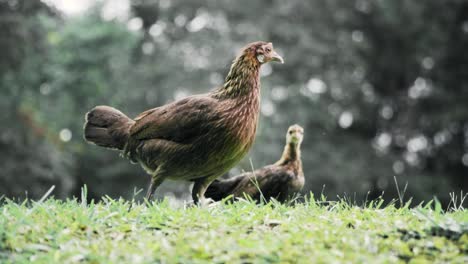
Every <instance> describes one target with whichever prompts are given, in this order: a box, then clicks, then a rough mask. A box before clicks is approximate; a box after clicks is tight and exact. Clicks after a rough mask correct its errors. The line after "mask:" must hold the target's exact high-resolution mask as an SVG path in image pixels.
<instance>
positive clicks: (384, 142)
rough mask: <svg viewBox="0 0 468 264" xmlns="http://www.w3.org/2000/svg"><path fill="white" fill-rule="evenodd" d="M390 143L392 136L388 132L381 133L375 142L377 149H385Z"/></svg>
mask: <svg viewBox="0 0 468 264" xmlns="http://www.w3.org/2000/svg"><path fill="white" fill-rule="evenodd" d="M391 143H392V136H391V135H390V134H389V133H381V134H380V135H379V136H378V137H377V138H376V139H375V144H377V147H378V148H379V149H386V148H388V147H389V146H390V144H391Z"/></svg>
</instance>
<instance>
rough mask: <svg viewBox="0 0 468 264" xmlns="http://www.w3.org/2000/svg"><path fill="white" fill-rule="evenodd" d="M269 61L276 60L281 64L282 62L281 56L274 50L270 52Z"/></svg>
mask: <svg viewBox="0 0 468 264" xmlns="http://www.w3.org/2000/svg"><path fill="white" fill-rule="evenodd" d="M271 61H277V62H279V63H281V64H283V63H284V60H283V58H282V57H281V56H280V55H279V54H278V53H276V51H272V52H271Z"/></svg>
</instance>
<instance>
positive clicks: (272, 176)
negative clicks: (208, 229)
mask: <svg viewBox="0 0 468 264" xmlns="http://www.w3.org/2000/svg"><path fill="white" fill-rule="evenodd" d="M303 131H304V130H303V129H302V127H300V126H298V125H293V126H291V127H289V129H288V132H287V134H286V146H285V147H284V151H283V155H282V156H281V158H280V160H278V161H277V162H276V163H275V164H273V165H268V166H265V167H263V168H261V169H258V170H255V171H254V172H247V173H243V174H241V175H238V176H235V177H232V178H229V179H227V180H215V181H214V182H213V183H212V184H211V185H210V186H209V187H208V189H207V191H206V194H205V195H206V197H208V198H212V199H213V200H215V201H219V200H221V199H224V198H226V197H228V196H230V195H232V197H233V198H236V197H244V196H245V195H246V194H247V195H249V196H250V197H252V198H253V199H254V200H257V201H261V200H262V199H265V200H266V201H268V200H270V199H271V198H275V199H277V200H279V201H281V202H284V201H286V200H287V199H288V198H290V197H292V196H293V195H294V194H296V193H297V192H299V191H300V190H301V189H302V187H303V186H304V173H303V171H302V161H301V149H300V145H301V142H302V138H303Z"/></svg>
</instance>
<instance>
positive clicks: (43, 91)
mask: <svg viewBox="0 0 468 264" xmlns="http://www.w3.org/2000/svg"><path fill="white" fill-rule="evenodd" d="M39 91H40V92H41V94H42V95H48V94H50V92H52V88H51V87H50V85H49V84H48V83H43V84H41V86H40V87H39Z"/></svg>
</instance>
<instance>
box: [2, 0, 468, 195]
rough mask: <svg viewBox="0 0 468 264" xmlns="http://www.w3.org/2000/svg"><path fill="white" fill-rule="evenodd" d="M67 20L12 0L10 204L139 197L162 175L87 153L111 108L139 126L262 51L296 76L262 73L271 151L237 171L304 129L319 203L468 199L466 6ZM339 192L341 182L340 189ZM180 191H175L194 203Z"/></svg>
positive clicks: (7, 89) (175, 186)
mask: <svg viewBox="0 0 468 264" xmlns="http://www.w3.org/2000/svg"><path fill="white" fill-rule="evenodd" d="M106 5H108V2H105V1H104V2H100V4H98V5H97V6H96V7H94V8H92V9H91V10H90V11H89V12H87V13H86V14H83V15H80V16H76V17H64V16H62V15H61V14H60V13H58V12H57V11H56V10H54V9H53V8H51V7H49V6H47V5H45V4H44V3H42V2H39V1H0V35H1V36H2V37H1V38H0V48H1V51H2V55H1V56H0V109H1V115H0V121H1V123H2V129H1V131H0V157H1V160H2V163H0V193H3V194H6V195H8V196H23V195H24V193H25V191H26V190H27V191H28V192H29V193H30V194H31V195H32V196H33V197H37V196H38V195H40V194H41V193H43V192H45V190H47V189H48V186H49V185H51V184H57V185H59V188H57V190H58V193H57V195H58V196H59V197H65V196H69V195H72V194H74V193H76V192H77V190H79V186H80V185H82V184H83V183H87V184H88V186H89V189H90V192H91V194H92V195H93V196H95V197H100V196H101V195H103V194H109V195H111V196H120V195H122V196H125V197H130V196H131V195H133V188H132V186H136V187H137V188H143V187H145V184H146V181H147V180H148V177H147V176H146V175H145V173H144V172H143V171H142V170H140V169H139V168H138V166H132V165H130V164H128V162H126V161H124V160H122V159H120V158H119V157H118V155H117V153H115V152H111V151H108V150H103V149H100V148H97V147H94V146H90V145H88V144H86V143H85V142H84V141H83V139H82V131H81V129H82V124H83V121H84V120H83V119H84V114H85V113H86V112H87V110H89V109H90V108H91V107H93V106H95V105H99V104H106V105H112V106H114V107H117V108H119V109H120V110H122V111H123V112H125V113H127V114H129V115H130V116H134V115H136V114H137V113H139V112H141V111H143V110H145V109H148V108H150V107H155V106H158V105H161V104H164V103H167V102H169V101H171V100H174V99H178V98H180V97H183V96H185V95H189V94H194V93H200V92H206V91H208V90H209V89H212V88H213V87H215V86H217V85H220V84H222V82H223V78H224V75H225V74H226V72H227V70H228V68H229V64H230V61H231V60H232V59H233V58H234V56H235V54H236V52H237V51H238V50H239V49H240V48H241V47H242V46H244V45H245V44H246V43H248V42H251V41H255V40H268V41H272V42H273V43H274V46H275V47H276V49H277V50H278V51H279V53H280V54H281V55H283V57H284V58H285V61H286V63H285V64H284V65H273V66H272V65H266V66H264V67H263V71H262V75H263V78H262V87H263V88H262V118H261V120H260V126H259V132H258V135H257V140H256V143H255V145H254V147H253V150H252V151H251V152H250V154H249V156H248V157H247V158H246V159H245V160H244V161H243V162H241V164H239V165H238V166H237V167H236V168H235V169H233V171H232V174H235V173H238V172H240V171H241V170H251V169H252V166H253V167H255V168H258V167H260V166H264V165H266V164H271V163H273V162H274V161H276V160H277V159H278V158H279V156H280V154H281V151H282V148H283V144H284V140H285V139H284V134H285V132H286V129H287V127H288V126H289V125H291V124H293V123H298V124H300V125H302V126H303V127H304V128H305V141H304V144H303V162H304V171H305V174H306V187H305V189H304V192H308V191H314V192H315V193H320V192H321V191H322V189H323V188H325V191H324V192H325V193H326V194H328V195H329V197H331V198H333V197H335V196H336V195H343V194H344V193H346V194H347V195H350V196H354V195H355V194H356V197H357V199H364V197H366V196H368V198H376V197H378V196H380V195H381V194H382V192H383V191H385V195H384V198H395V197H397V193H396V188H395V183H394V176H396V178H397V179H398V183H399V185H400V188H401V189H403V186H404V185H405V183H406V182H408V189H407V194H406V195H407V196H413V197H414V198H415V199H416V200H418V201H420V200H428V199H430V198H432V196H434V195H436V196H438V197H439V198H440V199H441V200H442V201H447V199H448V193H449V192H451V191H457V192H458V191H460V190H463V191H465V192H466V191H467V190H468V183H467V182H468V181H467V178H466V177H467V176H468V154H467V153H468V107H467V106H466V102H467V101H468V89H467V86H468V54H467V53H466V52H465V49H466V47H467V46H468V3H467V2H465V1H436V0H433V1H424V2H414V1H404V0H398V1H369V0H353V1H338V0H332V1H330V0H328V1H324V0H314V1H300V0H291V1H279V0H276V1H266V0H262V1H247V0H241V1H227V0H223V1H214V0H207V1H201V0H197V1H190V2H187V1H181V0H177V1H167V0H160V1H156V0H152V1H149V0H148V1H145V0H134V1H131V6H130V13H128V14H127V15H126V16H123V17H122V16H117V17H112V16H109V15H104V12H103V10H104V9H105V7H106ZM324 185H325V187H324ZM187 190H188V185H187V184H181V183H166V184H164V186H163V187H162V189H161V190H160V192H159V193H160V194H164V193H174V194H175V195H177V196H181V195H186V194H187V193H188V192H187Z"/></svg>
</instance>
